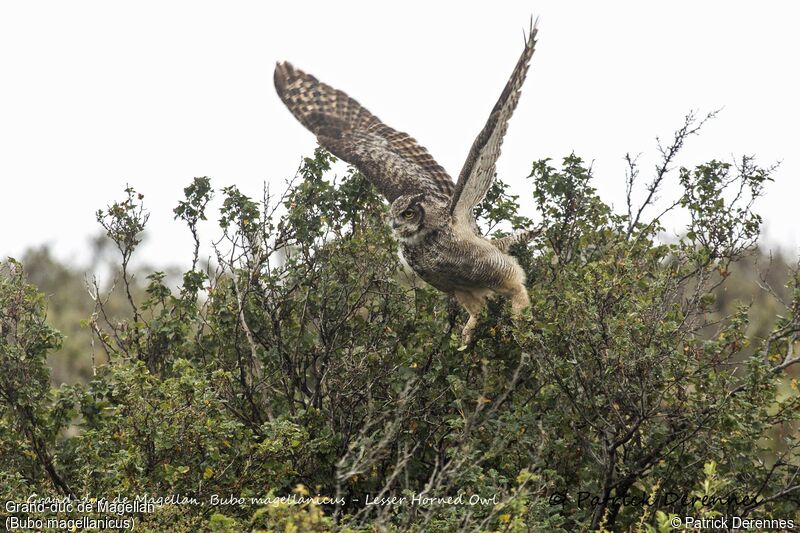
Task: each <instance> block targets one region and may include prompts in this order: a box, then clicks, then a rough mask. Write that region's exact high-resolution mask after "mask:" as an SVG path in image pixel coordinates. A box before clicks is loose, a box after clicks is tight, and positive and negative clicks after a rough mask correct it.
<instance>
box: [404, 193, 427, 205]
mask: <svg viewBox="0 0 800 533" xmlns="http://www.w3.org/2000/svg"><path fill="white" fill-rule="evenodd" d="M423 198H425V193H423V192H421V193H417V194H415V195H413V196H412V197H411V198H409V199H408V205H414V204H418V203H419V202H421V201H422V200H423Z"/></svg>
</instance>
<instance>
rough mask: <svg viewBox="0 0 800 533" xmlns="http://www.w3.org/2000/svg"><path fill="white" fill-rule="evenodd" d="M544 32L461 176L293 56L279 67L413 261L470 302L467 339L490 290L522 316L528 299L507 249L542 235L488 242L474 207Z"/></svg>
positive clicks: (298, 103) (288, 100) (299, 109)
mask: <svg viewBox="0 0 800 533" xmlns="http://www.w3.org/2000/svg"><path fill="white" fill-rule="evenodd" d="M536 33H537V30H536V26H535V25H531V28H530V31H529V34H528V36H527V38H526V39H525V48H524V50H523V52H522V55H521V56H520V58H519V61H517V65H516V67H515V68H514V72H513V73H512V75H511V78H510V79H509V81H508V83H507V84H506V86H505V88H504V90H503V92H502V94H501V95H500V98H499V100H498V101H497V104H496V105H495V106H494V109H492V112H491V114H490V116H489V120H488V121H487V123H486V125H485V126H484V128H483V130H482V131H481V132H480V134H479V135H478V137H477V138H476V139H475V142H474V143H473V145H472V148H471V149H470V152H469V156H468V157H467V161H466V163H465V164H464V168H463V169H462V170H461V173H460V174H459V179H458V182H457V183H453V180H452V179H451V178H450V176H449V175H448V174H447V172H445V170H444V169H443V168H442V167H441V166H440V165H439V164H438V163H437V162H436V161H435V160H434V159H433V157H431V155H430V154H429V153H428V151H427V150H426V149H425V148H423V147H422V146H420V145H419V144H417V142H416V141H415V140H414V139H413V138H412V137H410V136H409V135H407V134H405V133H403V132H399V131H397V130H394V129H392V128H390V127H389V126H387V125H385V124H383V123H382V122H381V121H380V120H379V119H378V118H377V117H376V116H375V115H373V114H372V113H370V112H369V111H367V110H366V109H364V108H363V107H362V106H361V105H359V103H358V102H356V101H355V100H353V99H352V98H350V97H349V96H347V94H345V93H344V92H342V91H339V90H337V89H334V88H332V87H330V86H329V85H326V84H324V83H322V82H320V81H319V80H317V79H316V78H315V77H314V76H311V75H309V74H306V73H305V72H303V71H301V70H299V69H296V68H294V67H293V66H292V65H291V64H289V63H278V64H277V66H276V67H275V88H276V90H277V91H278V95H279V96H280V98H281V100H283V102H284V103H285V104H286V107H288V108H289V110H290V111H291V112H292V114H293V115H294V116H295V117H296V118H297V119H298V120H299V121H300V122H301V123H302V124H303V125H304V126H305V127H306V128H308V129H309V130H310V131H312V132H313V133H314V134H315V135H316V136H317V140H318V141H319V143H320V144H321V145H322V146H324V147H325V148H327V149H328V150H330V151H331V152H332V153H333V154H334V155H336V156H337V157H339V158H340V159H343V160H344V161H347V162H348V163H351V164H352V165H354V166H355V167H356V168H358V169H359V170H360V171H361V172H362V173H363V174H364V175H365V176H366V177H367V178H368V179H369V180H370V181H371V182H372V183H373V184H374V185H375V186H376V187H377V188H378V190H379V191H380V192H381V193H382V194H383V195H384V196H385V197H386V199H387V200H389V202H390V203H391V204H392V205H391V209H390V212H389V219H390V222H391V224H392V228H393V229H394V231H395V234H396V235H397V237H398V239H399V241H400V246H401V251H402V253H403V256H404V257H405V259H406V261H408V263H409V265H411V267H412V268H413V269H414V271H415V272H417V274H419V275H420V277H421V278H422V279H424V280H425V281H427V282H428V283H430V284H431V285H433V286H434V287H436V288H437V289H439V290H441V291H444V292H447V293H449V294H452V295H453V296H455V298H456V299H457V300H458V301H459V302H460V303H461V304H462V305H463V306H464V307H465V308H466V309H467V311H468V312H469V315H470V318H469V321H468V322H467V324H466V326H465V327H464V340H465V346H466V343H467V342H469V339H470V338H471V334H472V330H473V329H474V328H475V325H476V324H477V317H478V316H479V315H480V312H481V310H482V309H483V306H484V305H485V299H486V297H487V296H488V295H490V294H492V293H498V294H501V295H503V296H507V297H509V298H511V303H512V308H513V309H514V311H515V312H517V313H518V312H519V311H521V310H522V309H523V308H524V307H526V306H527V305H528V302H529V300H528V292H527V290H526V289H525V273H524V272H523V270H522V268H521V267H520V266H519V264H518V263H517V261H516V259H514V258H513V257H511V256H509V255H507V254H506V252H507V250H508V248H509V247H510V246H511V245H512V244H514V243H515V242H525V241H527V240H529V239H530V238H532V237H533V236H534V235H535V232H533V231H530V230H529V231H526V232H521V233H519V234H517V235H514V236H512V237H507V238H505V239H498V240H494V241H490V240H487V239H485V238H483V237H482V236H481V235H480V233H479V232H478V230H477V224H476V223H475V218H474V214H473V209H474V207H475V206H476V205H477V204H478V203H479V202H481V201H482V200H483V198H484V196H485V195H486V192H487V191H488V189H489V187H491V184H492V180H493V179H494V174H495V163H496V162H497V158H498V157H499V155H500V146H501V144H502V141H503V136H504V135H505V132H506V129H507V128H508V121H509V119H510V118H511V115H512V114H513V112H514V109H515V108H516V105H517V102H518V101H519V96H520V89H521V87H522V84H523V83H524V81H525V76H526V74H527V72H528V66H529V63H530V60H531V57H532V55H533V51H534V46H535V44H536Z"/></svg>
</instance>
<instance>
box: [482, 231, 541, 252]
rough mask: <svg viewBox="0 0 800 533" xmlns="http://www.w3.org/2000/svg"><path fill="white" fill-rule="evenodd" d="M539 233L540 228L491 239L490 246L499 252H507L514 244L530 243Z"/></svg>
mask: <svg viewBox="0 0 800 533" xmlns="http://www.w3.org/2000/svg"><path fill="white" fill-rule="evenodd" d="M541 232H542V228H532V229H525V230H522V231H518V232H516V233H514V234H512V235H509V236H508V237H503V238H502V239H493V240H492V244H494V246H495V248H497V249H498V250H500V251H501V252H508V250H509V248H511V247H512V246H514V245H515V244H517V243H526V242H530V241H531V240H532V239H534V238H535V237H536V236H537V235H539V234H540V233H541Z"/></svg>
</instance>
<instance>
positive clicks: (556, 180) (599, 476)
mask: <svg viewBox="0 0 800 533" xmlns="http://www.w3.org/2000/svg"><path fill="white" fill-rule="evenodd" d="M695 131H696V124H695V122H693V118H692V117H689V118H687V122H686V124H685V125H684V127H683V128H682V129H681V130H679V131H678V132H676V136H675V139H674V141H673V144H671V145H670V146H665V147H662V148H661V156H662V161H661V164H660V165H659V167H658V168H657V169H656V173H655V175H654V177H653V178H652V181H650V182H649V183H647V184H645V185H644V188H643V189H642V191H643V193H644V194H643V196H644V200H643V201H642V203H641V204H640V206H637V205H635V204H636V202H635V201H634V198H635V197H636V192H637V191H639V187H641V184H640V183H639V172H638V168H637V166H636V164H635V162H633V161H631V166H630V174H629V175H628V181H627V183H628V186H629V198H630V200H631V201H630V202H629V203H628V208H627V212H625V213H614V212H613V211H612V210H611V209H610V208H609V207H608V206H607V205H605V204H604V203H603V202H602V201H601V200H600V199H599V198H598V196H597V195H596V193H595V191H594V189H593V188H592V186H591V171H590V170H589V169H588V168H587V166H586V165H585V164H584V162H583V161H581V159H579V158H578V157H576V156H574V155H571V156H569V157H566V158H565V159H564V160H563V162H562V164H561V165H559V166H558V167H557V166H555V165H554V164H553V163H552V162H550V161H539V162H536V163H534V164H533V166H532V172H531V176H530V179H531V180H532V183H533V187H534V195H533V201H534V202H535V207H536V209H537V211H538V213H540V214H541V217H542V225H543V228H544V230H545V231H544V233H543V235H542V236H541V238H539V239H538V240H537V241H536V242H534V243H532V244H531V245H530V246H528V247H525V246H520V247H519V248H518V249H516V250H515V251H514V252H515V254H516V255H517V257H519V259H520V263H521V264H522V265H523V266H524V268H525V270H526V271H527V274H528V279H529V285H530V296H531V301H532V306H531V308H530V310H529V311H528V312H527V313H526V315H525V316H524V317H523V318H522V319H520V320H518V321H513V320H512V319H511V318H510V316H509V313H508V309H507V305H506V303H505V302H503V301H502V300H496V301H493V302H492V304H491V305H490V306H489V309H488V311H487V313H486V315H485V316H484V317H483V320H482V321H481V323H480V325H479V328H478V331H477V333H476V339H477V340H476V342H475V344H474V345H473V346H472V347H470V348H469V349H467V350H465V351H463V352H462V351H458V350H457V347H458V346H459V342H458V340H459V339H458V332H459V330H460V325H462V324H463V320H464V317H463V316H462V315H461V312H460V311H459V309H458V308H457V307H456V306H455V305H453V304H452V302H450V301H449V299H448V298H447V297H446V296H445V295H442V294H441V293H438V292H437V291H435V290H433V289H431V288H430V287H428V286H426V285H424V284H423V283H421V282H420V281H418V280H417V279H416V278H415V277H414V276H413V274H412V273H410V272H409V271H408V270H406V269H404V268H403V267H402V265H401V263H400V260H399V258H398V256H397V245H396V242H395V241H394V240H393V238H392V236H391V233H390V231H389V229H388V228H387V226H386V224H385V223H384V221H383V217H384V214H385V212H386V206H385V204H384V203H383V202H382V201H381V199H380V198H379V197H378V196H377V194H376V192H375V191H374V190H373V188H372V187H371V186H370V185H369V183H368V182H367V181H366V180H365V179H364V178H363V177H362V176H361V175H360V174H358V173H357V172H353V171H351V172H349V173H348V174H347V175H346V176H344V177H343V178H342V179H341V180H340V181H337V180H335V179H334V178H333V177H332V176H331V172H330V164H331V162H332V157H331V156H330V155H329V154H327V153H326V152H324V151H322V150H318V151H317V152H316V153H315V155H314V157H312V158H307V159H306V160H305V162H304V164H303V165H302V167H301V168H300V170H299V172H298V175H297V177H296V178H295V180H293V181H291V182H290V183H289V184H288V186H287V189H286V191H285V193H284V194H282V195H281V196H280V197H278V198H275V197H270V196H269V195H265V198H264V199H263V201H261V202H256V201H253V200H252V199H250V198H248V197H246V196H244V195H243V194H242V193H241V192H240V191H239V190H237V189H236V188H234V187H229V188H225V189H223V190H222V191H221V194H222V195H223V204H222V208H221V211H220V213H219V226H220V228H221V230H222V233H223V235H224V236H223V238H222V240H220V241H219V242H217V243H215V247H214V249H215V250H216V261H215V264H216V265H217V266H216V267H215V268H214V269H206V270H202V269H201V266H200V265H201V263H200V261H199V260H198V259H199V258H198V256H197V253H198V252H197V251H196V252H195V256H194V257H193V260H192V268H191V269H190V270H189V271H187V272H186V273H185V274H183V276H182V281H181V282H180V284H179V286H178V287H177V288H171V287H170V284H169V283H168V282H167V281H166V275H165V274H164V273H162V272H152V273H150V274H149V276H147V283H146V284H144V285H142V284H137V281H136V279H135V276H134V275H133V272H132V269H131V268H130V260H131V257H132V256H133V254H134V253H135V252H136V248H137V246H138V244H139V243H140V240H141V234H142V232H143V230H144V228H145V224H146V219H147V213H146V211H145V210H144V208H143V205H142V201H143V197H142V196H141V195H139V194H138V193H137V192H136V191H134V190H133V189H128V190H126V195H125V198H124V199H123V200H121V201H120V202H117V203H114V204H112V205H111V206H109V207H108V208H107V209H104V210H102V211H100V212H99V213H98V221H99V222H100V223H101V225H102V227H103V228H104V230H105V232H106V234H107V236H108V237H109V238H110V241H111V242H112V243H113V244H114V245H115V247H116V249H117V250H118V252H119V257H120V258H121V263H120V266H121V270H120V278H119V282H118V284H117V287H116V291H115V292H114V294H115V295H116V296H114V297H113V298H112V299H110V300H109V299H108V298H107V296H106V294H104V291H103V290H101V289H100V288H99V287H98V286H97V285H95V286H94V287H93V290H94V291H95V293H94V297H95V299H96V304H95V308H94V311H93V312H92V313H91V315H90V316H85V317H82V318H84V319H85V324H84V325H85V329H86V331H88V332H92V333H93V335H92V336H91V337H90V336H88V335H87V337H85V338H84V341H83V342H84V344H85V346H84V348H83V350H84V351H83V353H82V355H81V357H82V358H83V360H84V361H91V362H90V366H89V368H91V371H90V372H89V373H88V375H87V376H86V380H85V381H84V382H82V383H80V382H79V383H77V384H70V385H61V386H59V387H55V388H54V387H51V385H50V371H49V367H48V366H47V357H48V356H49V355H51V354H52V353H54V352H55V351H56V350H58V348H59V346H60V344H61V341H62V336H61V335H60V334H59V332H58V331H56V330H55V329H54V328H53V327H52V326H51V325H50V324H49V322H48V319H47V307H48V300H47V299H45V298H44V297H43V295H42V294H40V293H39V292H38V291H37V289H36V288H35V287H34V286H33V285H32V284H31V283H30V281H31V280H30V279H29V277H28V273H27V272H26V267H25V266H23V264H22V263H20V262H17V261H15V260H11V259H9V260H8V261H6V262H5V263H3V264H2V267H1V268H2V273H0V458H1V459H2V460H0V499H2V500H4V501H5V500H14V501H18V502H19V501H25V500H26V499H28V498H29V497H30V496H31V495H33V494H36V495H38V496H40V497H53V498H56V497H63V496H71V497H74V498H77V499H87V500H88V499H90V498H99V499H103V498H107V499H109V500H110V499H112V498H114V497H115V496H117V495H121V496H122V497H128V498H131V499H134V498H136V497H137V496H139V497H143V496H145V495H147V496H148V497H152V498H159V497H163V498H166V497H170V496H173V497H176V498H178V499H179V503H180V504H178V505H162V506H155V508H153V509H146V510H144V511H141V510H139V511H135V512H129V513H125V514H124V516H128V517H133V518H134V519H135V521H136V527H137V528H138V529H140V530H146V531H164V530H167V529H169V530H171V531H190V530H217V531H243V530H248V531H250V530H252V531H256V530H259V531H260V530H263V531H330V530H349V531H375V530H388V531H479V530H481V531H559V530H564V531H572V530H575V529H584V530H586V529H589V530H603V529H607V530H615V531H619V530H647V531H668V530H670V529H671V528H670V519H671V518H673V515H678V516H681V517H684V516H695V517H698V518H700V517H705V518H711V517H714V516H719V515H720V514H721V515H737V516H741V517H746V518H748V519H754V518H776V519H794V520H795V521H797V520H800V514H798V505H797V504H798V501H799V500H800V479H798V473H799V472H800V456H798V445H800V442H798V435H797V420H798V418H799V417H800V403H798V396H799V395H798V391H797V386H796V381H795V380H793V379H791V380H789V379H786V372H788V371H791V370H792V365H794V364H795V363H797V362H798V361H800V354H797V353H796V349H797V342H796V339H797V334H798V332H800V274H798V272H797V271H796V270H793V271H792V272H790V273H788V278H787V279H788V285H787V286H786V287H772V286H771V285H770V283H769V278H764V279H763V280H761V284H762V285H763V286H764V289H765V290H766V291H767V292H765V294H767V293H769V292H771V296H770V297H771V298H773V301H774V302H779V300H780V299H781V298H783V300H784V301H783V302H782V303H776V304H774V307H773V308H774V309H776V310H777V311H778V312H779V313H780V315H781V316H778V317H776V318H775V320H763V319H760V321H759V322H760V323H759V325H758V327H757V328H752V327H749V326H750V321H749V315H748V308H747V306H746V305H740V306H733V305H732V304H731V303H730V302H728V301H726V302H725V305H722V304H721V302H720V300H721V299H722V298H723V297H725V298H727V296H724V295H726V294H728V293H726V292H725V291H724V288H725V287H726V286H727V285H728V284H729V283H730V277H731V275H730V274H731V272H733V271H734V270H735V269H736V268H737V267H736V265H737V264H739V263H737V262H738V261H741V260H742V259H743V258H744V257H746V256H747V255H748V254H750V253H751V252H753V251H754V250H755V246H756V244H757V237H758V232H759V224H760V218H759V217H758V215H756V214H755V212H754V211H753V202H754V201H755V200H756V199H757V198H758V197H759V196H760V195H761V194H762V191H763V186H764V185H765V184H766V183H767V182H768V181H769V180H770V169H764V168H761V167H759V166H757V165H756V164H755V163H754V161H753V160H752V159H750V158H743V159H742V160H741V161H739V162H738V164H728V163H723V162H720V161H710V162H707V163H704V164H701V165H698V166H697V167H695V168H691V169H686V168H680V169H674V170H672V165H673V164H674V163H673V161H674V157H675V153H676V152H677V150H679V149H680V147H681V145H682V144H683V141H684V140H685V138H686V137H688V136H689V135H691V134H692V133H694V132H695ZM672 175H675V177H676V178H677V179H678V180H679V182H680V185H681V189H682V193H681V194H680V196H679V198H677V199H676V202H675V204H674V205H673V208H674V209H683V210H685V212H686V213H688V219H689V220H690V222H689V226H688V227H687V228H686V231H685V233H684V236H683V237H682V238H680V239H679V240H677V241H676V242H672V243H664V242H662V241H661V240H659V239H658V235H659V232H660V231H661V229H662V228H661V223H660V220H661V216H663V213H662V215H650V216H649V218H648V213H649V212H650V211H656V210H655V209H654V208H653V199H654V196H655V195H656V193H657V192H658V191H659V190H660V189H661V188H662V185H663V183H664V181H665V180H666V179H668V177H669V176H672ZM185 192H186V197H185V199H184V200H183V201H181V203H180V204H179V205H178V207H177V208H176V210H175V216H176V218H178V219H180V220H182V221H184V222H185V223H186V224H187V226H188V228H189V230H190V231H189V235H190V236H191V238H192V239H194V241H195V242H196V243H198V245H199V243H200V238H201V237H200V236H199V235H198V231H197V225H198V222H199V221H200V220H204V219H205V217H206V206H207V204H208V202H209V200H210V199H211V197H212V195H213V194H214V192H213V190H212V188H211V184H210V181H209V180H208V179H206V178H196V179H195V180H194V181H193V182H192V183H191V184H190V185H189V186H188V187H187V188H186V189H185ZM517 200H518V199H517V198H516V197H514V196H511V195H509V194H508V193H507V190H506V187H505V185H504V184H503V183H502V182H498V183H497V184H496V185H495V187H494V188H493V189H492V191H491V192H490V195H489V197H488V198H487V200H486V201H485V202H484V204H483V205H482V206H481V208H480V210H479V214H480V220H481V223H482V224H484V226H485V227H487V228H489V227H491V228H494V230H495V231H499V230H497V228H504V229H506V230H509V229H510V227H509V222H510V225H511V226H514V227H517V228H518V227H525V226H527V225H529V224H530V221H528V220H527V219H525V217H523V216H521V215H519V213H518V205H517ZM640 207H641V209H640ZM502 221H505V224H503V223H501V222H502ZM195 250H197V248H195ZM32 277H35V276H32ZM773 283H774V281H773ZM57 298H58V293H56V294H55V295H54V296H53V297H52V298H50V299H49V302H50V305H51V308H52V306H53V305H54V304H55V302H57ZM121 302H124V304H125V307H124V308H123V305H122V303H121ZM742 303H743V304H746V303H747V302H742ZM770 305H773V304H770ZM762 308H763V306H762ZM123 309H124V310H123ZM727 310H731V312H730V313H728V312H727ZM318 495H319V496H321V498H319V499H317V498H314V496H318ZM278 496H288V497H289V499H290V500H291V499H292V498H293V500H292V501H283V502H278V503H270V502H268V501H267V500H266V498H271V497H278ZM703 497H706V499H705V500H704V501H703V500H702V498H703ZM180 498H183V500H180ZM240 498H241V499H240ZM251 498H254V500H251ZM392 498H394V500H392ZM403 498H405V500H403ZM447 498H450V501H442V499H443V500H446V499H447ZM692 498H695V501H692V500H691V499H692ZM687 500H689V501H687ZM95 503H96V502H95ZM368 503H373V504H374V503H378V504H381V505H367V504H368ZM1 512H2V513H4V518H5V516H8V515H14V516H16V517H38V518H41V517H42V516H47V515H48V514H47V513H35V512H24V511H14V512H11V511H9V510H8V509H7V508H6V509H4V510H3V511H1ZM52 516H59V517H61V518H65V519H66V518H69V517H72V518H76V517H78V516H90V517H95V518H101V517H108V516H116V515H114V514H113V513H109V512H104V511H102V510H97V508H96V507H95V508H94V509H93V510H92V511H91V512H77V511H73V512H71V513H70V512H67V511H63V510H62V511H59V512H57V513H55V514H53V515H52Z"/></svg>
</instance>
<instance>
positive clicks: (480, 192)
mask: <svg viewBox="0 0 800 533" xmlns="http://www.w3.org/2000/svg"><path fill="white" fill-rule="evenodd" d="M536 33H537V28H536V24H533V23H532V24H531V27H530V30H529V33H528V36H527V38H526V39H525V49H524V50H523V51H522V55H521V56H520V58H519V61H517V65H516V67H515V68H514V72H513V73H512V74H511V78H510V79H509V80H508V83H506V86H505V88H504V89H503V93H502V94H501V95H500V99H499V100H498V101H497V104H495V106H494V109H492V113H491V114H490V115H489V120H488V121H487V122H486V125H485V126H484V127H483V130H481V132H480V134H478V137H477V138H476V139H475V142H474V143H473V144H472V148H470V151H469V155H468V156H467V160H466V162H465V163H464V168H463V169H462V170H461V173H460V174H459V176H458V182H457V183H456V189H455V193H454V194H453V197H452V199H451V201H450V212H451V213H452V214H453V215H455V216H456V217H457V218H458V219H459V220H462V221H464V222H466V223H474V215H473V212H472V209H473V208H474V207H475V206H476V205H477V204H478V203H480V202H481V201H482V200H483V198H484V196H486V192H487V191H488V190H489V187H491V185H492V181H493V180H494V175H495V164H496V163H497V158H498V157H500V145H501V144H502V143H503V136H504V135H505V133H506V130H507V129H508V121H509V119H510V118H511V115H512V114H513V113H514V109H515V108H516V107H517V102H518V101H519V97H520V90H521V89H522V84H523V83H524V82H525V76H526V75H527V73H528V67H529V65H530V61H531V57H532V56H533V51H534V47H535V46H536Z"/></svg>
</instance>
